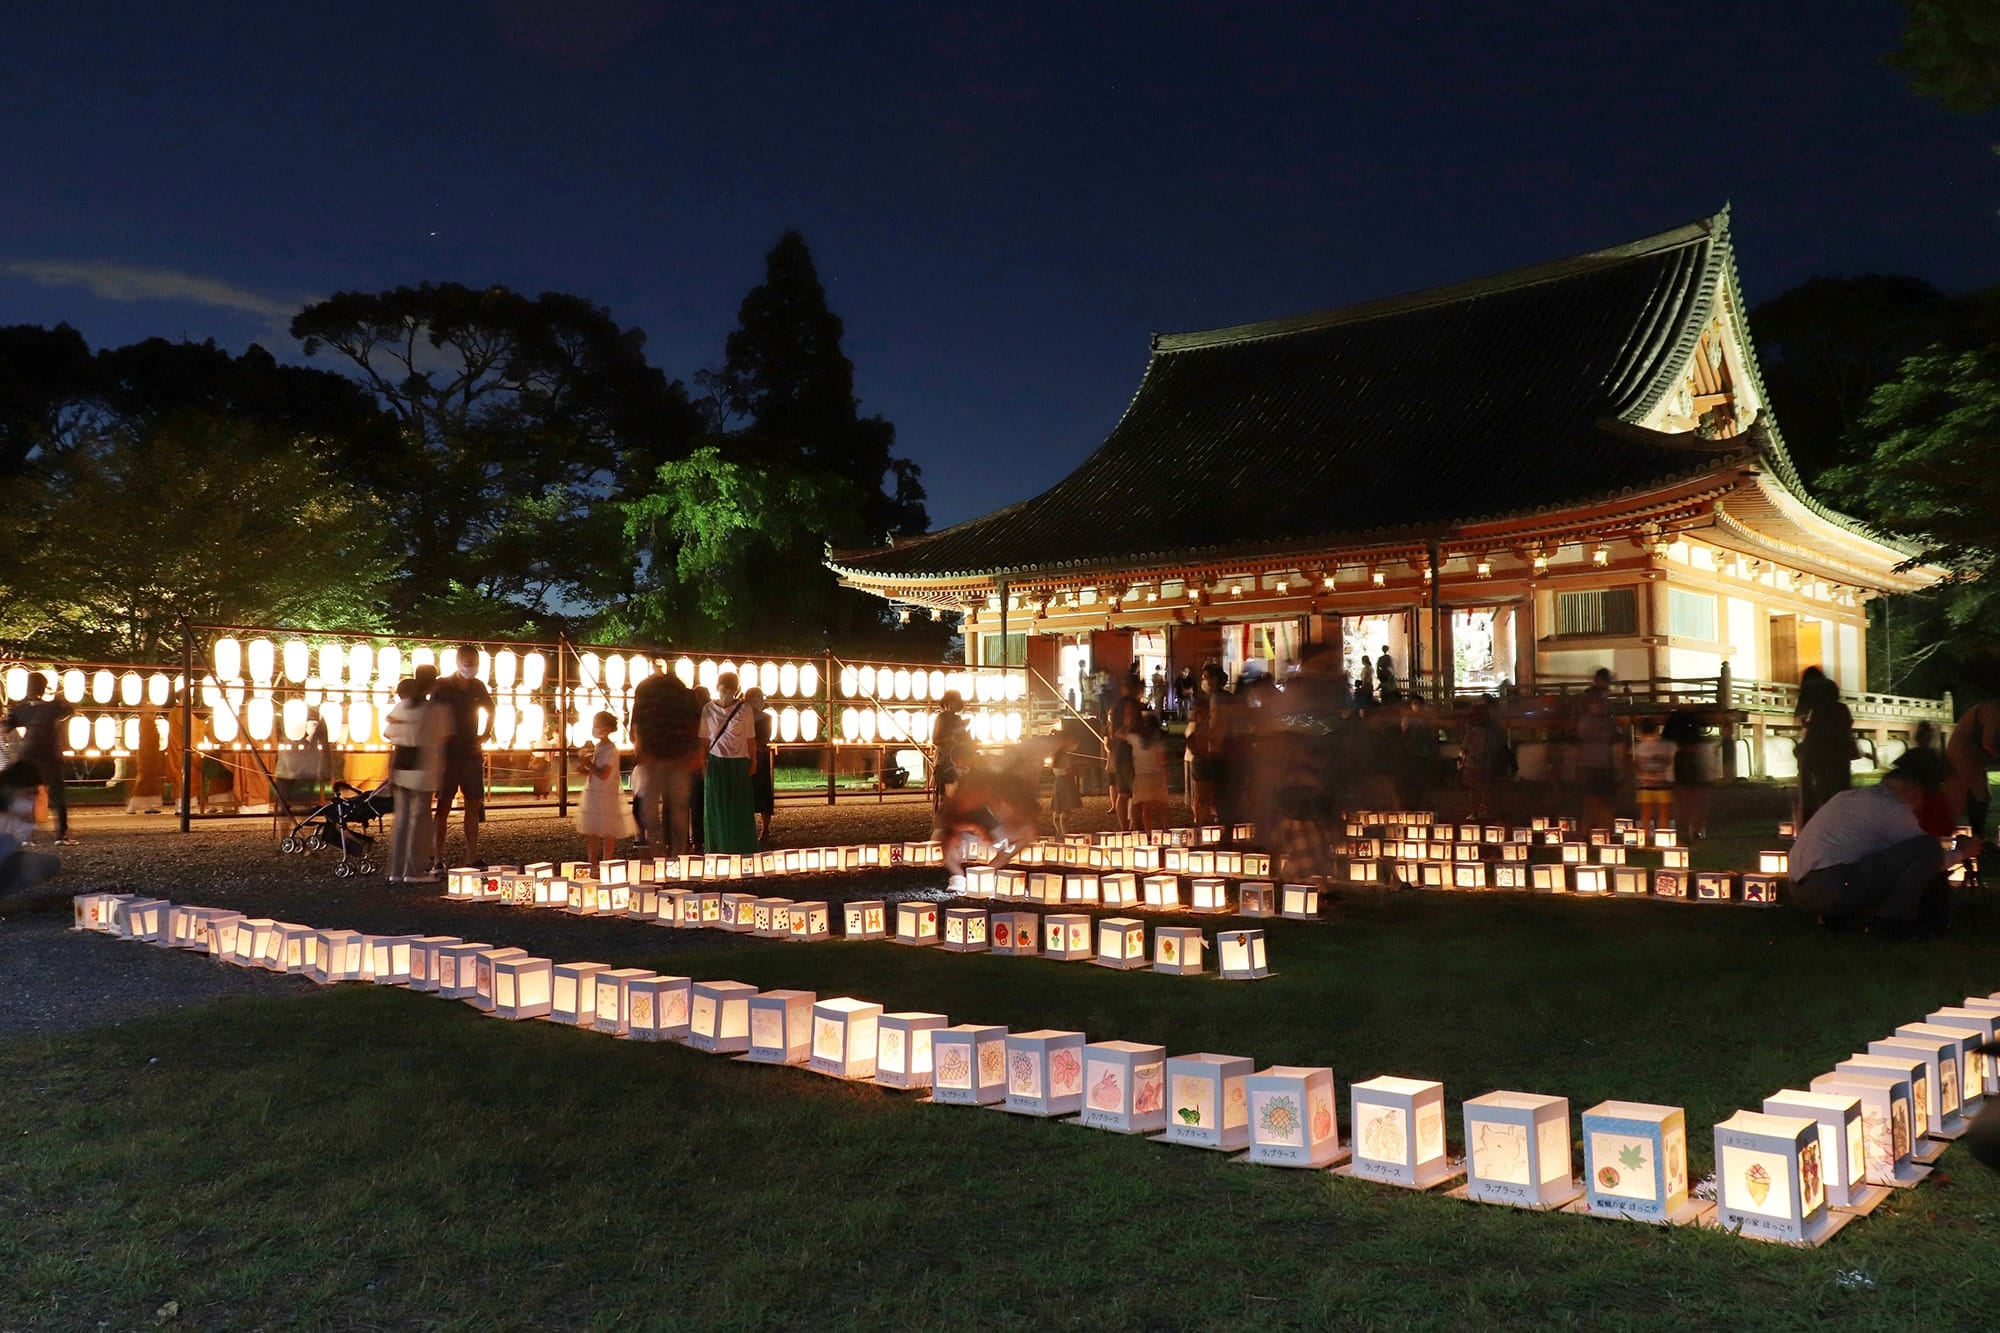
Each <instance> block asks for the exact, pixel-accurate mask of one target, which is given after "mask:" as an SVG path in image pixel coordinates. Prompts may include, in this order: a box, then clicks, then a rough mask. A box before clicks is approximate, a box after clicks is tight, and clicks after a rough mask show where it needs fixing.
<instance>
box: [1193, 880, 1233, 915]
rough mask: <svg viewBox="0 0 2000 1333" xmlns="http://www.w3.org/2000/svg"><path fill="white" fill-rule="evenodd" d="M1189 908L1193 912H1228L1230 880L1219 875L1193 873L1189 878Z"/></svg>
mask: <svg viewBox="0 0 2000 1333" xmlns="http://www.w3.org/2000/svg"><path fill="white" fill-rule="evenodd" d="M1188 897H1189V902H1188V910H1189V911H1191V912H1203V913H1214V912H1227V911H1228V910H1229V882H1228V881H1227V880H1225V879H1223V878H1221V877H1220V876H1218V875H1193V876H1190V877H1189V879H1188Z"/></svg>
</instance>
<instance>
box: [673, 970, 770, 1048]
mask: <svg viewBox="0 0 2000 1333" xmlns="http://www.w3.org/2000/svg"><path fill="white" fill-rule="evenodd" d="M755 994H757V988H756V987H755V986H752V985H748V984H747V983H745V982H741V981H697V982H695V983H694V985H693V987H692V988H691V990H690V992H689V996H688V1044H689V1045H690V1046H692V1047H694V1048H695V1049H696V1050H697V1051H720V1052H722V1053H724V1054H728V1055H741V1054H743V1053H744V1052H745V1051H748V1050H749V1049H750V997H751V996H753V995H755Z"/></svg>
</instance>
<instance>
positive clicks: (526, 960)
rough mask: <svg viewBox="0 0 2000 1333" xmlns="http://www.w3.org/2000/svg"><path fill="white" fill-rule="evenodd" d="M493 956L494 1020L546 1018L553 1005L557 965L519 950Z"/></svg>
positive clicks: (492, 1010)
mask: <svg viewBox="0 0 2000 1333" xmlns="http://www.w3.org/2000/svg"><path fill="white" fill-rule="evenodd" d="M508 953H509V954H510V955H511V956H508V957H501V956H498V955H493V956H492V968H493V992H492V994H493V1004H492V1006H491V1009H490V1011H489V1012H491V1013H492V1015H493V1016H494V1017H495V1018H508V1019H522V1018H547V1017H548V1016H549V1013H550V1011H551V1008H552V1006H553V1003H554V998H555V997H554V981H555V963H554V962H553V961H552V960H550V959H547V958H534V957H530V956H529V955H528V954H526V953H523V952H521V951H520V950H518V949H514V950H509V951H508Z"/></svg>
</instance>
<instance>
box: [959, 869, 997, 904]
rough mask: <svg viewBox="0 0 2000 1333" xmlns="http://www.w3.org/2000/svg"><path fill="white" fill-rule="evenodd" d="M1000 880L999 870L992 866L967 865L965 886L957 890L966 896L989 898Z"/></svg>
mask: <svg viewBox="0 0 2000 1333" xmlns="http://www.w3.org/2000/svg"><path fill="white" fill-rule="evenodd" d="M999 882H1000V872H999V871H997V870H995V869H994V868H993V867H992V866H967V867H966V868H965V887H964V888H962V889H960V890H959V892H960V893H962V894H964V895H965V896H966V897H968V898H991V897H992V896H993V890H994V888H995V887H996V886H997V885H998V884H999Z"/></svg>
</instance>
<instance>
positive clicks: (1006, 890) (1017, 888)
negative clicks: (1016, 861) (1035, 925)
mask: <svg viewBox="0 0 2000 1333" xmlns="http://www.w3.org/2000/svg"><path fill="white" fill-rule="evenodd" d="M993 896H994V897H995V898H999V899H1003V900H1005V901H1007V902H1016V903H1020V902H1026V901H1027V900H1028V872H1027V871H1025V870H1017V869H1015V868H1014V867H1013V866H1009V867H1007V868H1006V869H1005V870H1002V871H1001V872H999V874H998V875H996V876H995V877H994V880H993Z"/></svg>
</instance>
